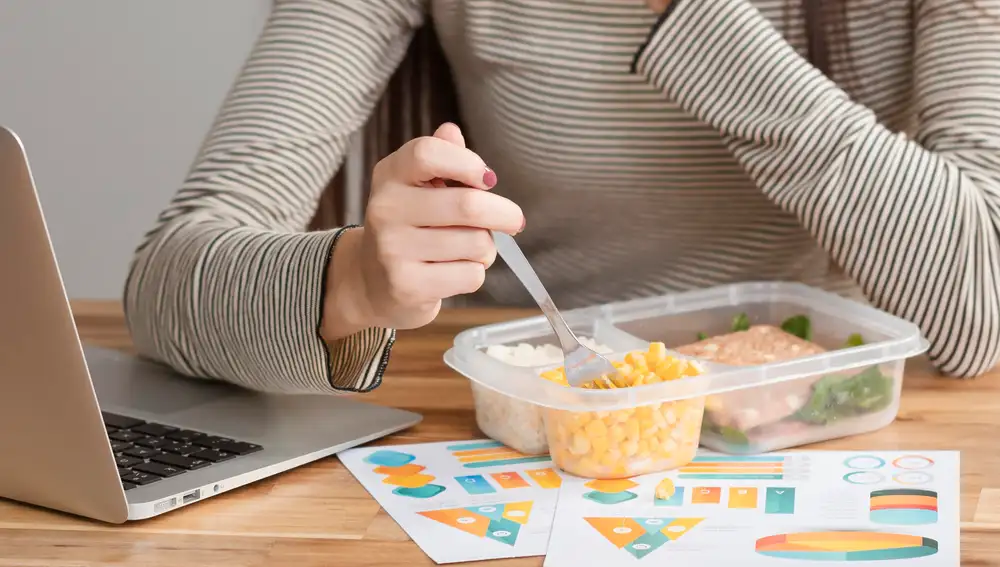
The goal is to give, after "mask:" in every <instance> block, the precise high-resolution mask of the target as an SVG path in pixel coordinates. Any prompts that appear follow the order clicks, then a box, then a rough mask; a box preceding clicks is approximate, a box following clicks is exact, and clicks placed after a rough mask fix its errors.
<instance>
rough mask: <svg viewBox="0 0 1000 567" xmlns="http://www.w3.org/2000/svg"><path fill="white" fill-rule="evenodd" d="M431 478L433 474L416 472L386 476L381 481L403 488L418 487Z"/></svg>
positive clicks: (428, 482) (427, 482)
mask: <svg viewBox="0 0 1000 567" xmlns="http://www.w3.org/2000/svg"><path fill="white" fill-rule="evenodd" d="M432 480H434V477H433V476H431V475H429V474H419V473H418V474H411V475H407V476H387V477H385V478H384V479H382V482H383V483H385V484H392V485H395V486H402V487H404V488H420V487H422V486H427V485H428V484H430V483H431V481H432Z"/></svg>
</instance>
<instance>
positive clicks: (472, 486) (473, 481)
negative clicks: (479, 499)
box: [455, 474, 496, 494]
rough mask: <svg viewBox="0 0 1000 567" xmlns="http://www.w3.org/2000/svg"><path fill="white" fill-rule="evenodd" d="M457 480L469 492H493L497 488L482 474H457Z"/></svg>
mask: <svg viewBox="0 0 1000 567" xmlns="http://www.w3.org/2000/svg"><path fill="white" fill-rule="evenodd" d="M455 480H456V481H458V484H459V485H460V486H461V487H462V488H464V489H465V491H466V492H468V493H469V494H493V493H494V492H496V489H495V488H493V486H492V485H490V482H489V481H488V480H486V479H485V478H483V476H482V475H479V474H474V475H469V476H456V477H455Z"/></svg>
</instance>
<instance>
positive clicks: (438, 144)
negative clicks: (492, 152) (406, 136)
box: [392, 136, 496, 189]
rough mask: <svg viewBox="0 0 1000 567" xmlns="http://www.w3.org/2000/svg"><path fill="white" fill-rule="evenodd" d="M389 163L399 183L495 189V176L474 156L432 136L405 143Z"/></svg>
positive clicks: (472, 153) (463, 149)
mask: <svg viewBox="0 0 1000 567" xmlns="http://www.w3.org/2000/svg"><path fill="white" fill-rule="evenodd" d="M392 160H393V161H392V171H393V172H394V175H393V177H395V178H396V180H397V181H399V182H402V183H407V184H411V185H423V184H425V183H428V182H431V181H433V180H434V179H436V178H437V179H443V180H451V181H457V182H459V183H461V184H463V185H465V186H467V187H475V188H477V189H491V188H493V186H494V185H496V174H495V173H493V171H492V170H490V169H489V168H488V167H486V163H485V162H483V159H482V158H480V157H479V156H478V155H476V153H475V152H473V151H471V150H468V149H466V148H464V147H461V146H458V145H456V144H453V143H451V142H449V141H447V140H444V139H441V138H435V137H433V136H426V137H423V138H417V139H415V140H412V141H410V142H407V144H406V145H405V146H403V147H402V148H400V149H399V151H397V152H396V153H395V154H393V156H392Z"/></svg>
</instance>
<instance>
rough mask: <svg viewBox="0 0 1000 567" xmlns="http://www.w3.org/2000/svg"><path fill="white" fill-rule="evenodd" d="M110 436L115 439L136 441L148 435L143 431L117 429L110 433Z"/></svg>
mask: <svg viewBox="0 0 1000 567" xmlns="http://www.w3.org/2000/svg"><path fill="white" fill-rule="evenodd" d="M108 437H110V438H112V439H115V440H117V441H128V442H134V441H138V440H139V439H145V438H146V436H145V435H143V434H142V433H135V432H134V431H126V430H124V429H123V430H121V431H115V432H114V433H111V434H109V435H108Z"/></svg>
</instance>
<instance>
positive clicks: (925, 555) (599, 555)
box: [544, 451, 960, 567]
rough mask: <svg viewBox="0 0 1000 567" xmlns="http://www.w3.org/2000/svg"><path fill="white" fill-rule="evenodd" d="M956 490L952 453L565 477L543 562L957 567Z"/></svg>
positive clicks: (708, 460) (553, 565)
mask: <svg viewBox="0 0 1000 567" xmlns="http://www.w3.org/2000/svg"><path fill="white" fill-rule="evenodd" d="M664 479H669V481H670V482H668V483H665V484H664V486H663V487H662V488H663V492H661V496H663V497H662V498H660V497H657V495H656V488H657V486H658V485H659V484H660V483H661V482H663V480H664ZM670 485H673V490H672V492H671V491H670ZM959 494H960V489H959V454H958V453H957V452H937V451H923V452H912V453H909V452H908V453H902V452H900V453H895V452H866V453H858V452H837V451H812V452H788V453H774V454H768V455H755V456H732V455H719V454H713V453H707V452H701V453H699V456H698V457H697V458H696V460H695V461H694V462H692V463H691V464H690V465H688V466H686V467H683V468H681V469H679V470H676V471H672V472H670V473H665V474H658V475H648V476H644V477H636V478H633V479H628V480H611V481H600V480H598V481H594V480H586V479H579V478H575V477H571V476H569V475H567V476H566V477H565V478H564V480H563V485H562V488H561V490H560V495H559V506H558V508H557V511H556V517H555V521H554V524H553V529H552V536H551V539H550V542H549V549H548V554H547V556H546V559H545V563H544V565H545V566H546V567H586V566H589V565H593V566H595V567H596V566H600V567H612V566H616V565H643V564H650V565H653V564H656V565H666V564H670V565H699V566H702V567H713V566H719V567H723V566H725V567H731V566H732V565H740V566H741V567H743V566H746V567H753V566H758V565H759V566H787V567H795V566H805V565H811V566H815V565H816V562H817V561H833V562H850V563H854V564H857V565H859V566H865V565H894V564H897V565H907V566H920V565H926V566H934V567H945V566H952V565H958V564H959V502H960V499H959Z"/></svg>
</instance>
